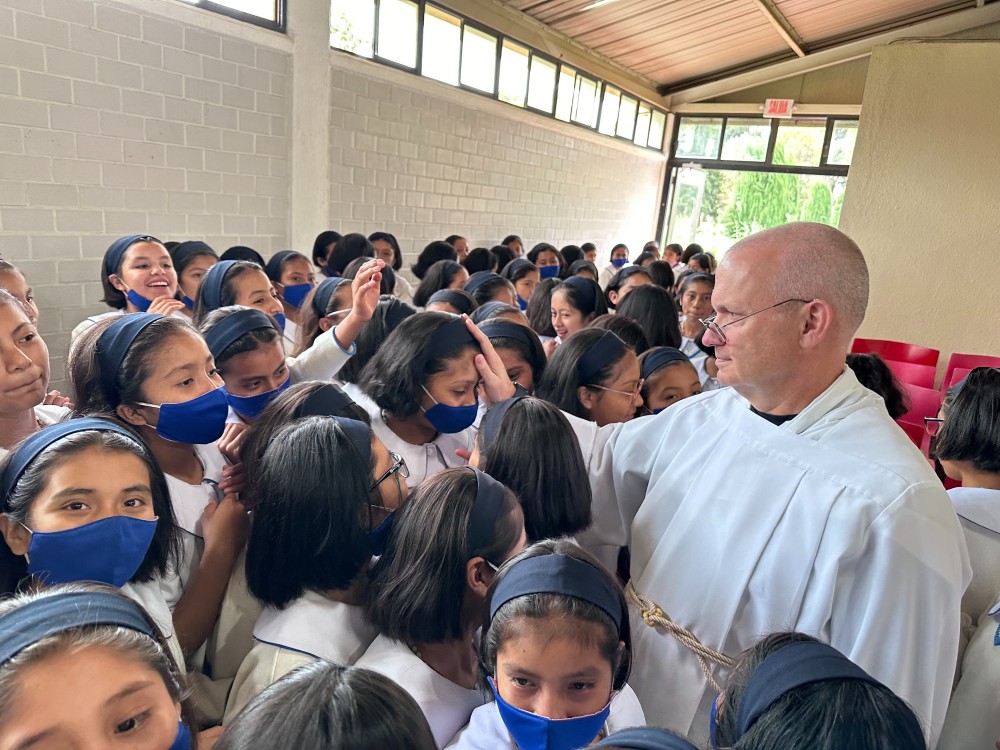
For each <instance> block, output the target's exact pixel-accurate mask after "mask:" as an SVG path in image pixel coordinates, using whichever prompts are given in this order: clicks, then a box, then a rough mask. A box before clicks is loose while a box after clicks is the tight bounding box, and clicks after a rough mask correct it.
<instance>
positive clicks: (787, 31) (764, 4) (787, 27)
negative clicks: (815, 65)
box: [752, 0, 806, 57]
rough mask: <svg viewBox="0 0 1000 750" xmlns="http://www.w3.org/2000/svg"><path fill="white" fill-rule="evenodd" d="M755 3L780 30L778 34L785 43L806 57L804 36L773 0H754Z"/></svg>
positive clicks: (776, 29)
mask: <svg viewBox="0 0 1000 750" xmlns="http://www.w3.org/2000/svg"><path fill="white" fill-rule="evenodd" d="M752 2H753V4H754V5H756V6H757V9H758V10H759V11H760V12H761V13H763V14H764V18H766V19H767V22H768V23H769V24H771V25H772V26H773V27H774V30H775V31H777V32H778V35H779V36H780V37H781V38H782V39H784V40H785V44H787V45H788V46H789V47H791V48H792V52H794V53H795V54H796V55H798V56H799V57H805V56H806V53H805V51H804V50H803V46H804V44H803V42H802V38H801V37H800V36H799V35H798V33H797V32H796V31H795V29H794V28H792V25H791V24H790V23H789V22H788V19H787V18H785V17H784V16H783V15H782V13H781V11H780V10H778V8H777V6H776V5H775V4H774V2H773V0H752Z"/></svg>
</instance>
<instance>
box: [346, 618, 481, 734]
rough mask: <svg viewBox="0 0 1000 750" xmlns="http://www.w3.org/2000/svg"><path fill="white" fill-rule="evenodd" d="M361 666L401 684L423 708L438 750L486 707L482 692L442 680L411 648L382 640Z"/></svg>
mask: <svg viewBox="0 0 1000 750" xmlns="http://www.w3.org/2000/svg"><path fill="white" fill-rule="evenodd" d="M357 666H359V667H364V668H365V669H370V670H372V671H373V672H378V673H379V674H383V675H385V676H386V677H388V678H389V679H390V680H392V681H393V682H395V683H396V684H398V685H399V686H400V687H401V688H403V690H405V691H406V692H407V693H409V694H410V696H411V697H412V698H413V700H415V701H416V702H417V705H418V706H420V710H421V711H423V712H424V716H425V717H426V718H427V723H428V724H429V725H430V727H431V733H432V734H433V735H434V742H435V743H437V746H438V747H445V746H446V745H447V744H448V743H449V742H451V740H452V739H453V738H454V737H455V735H456V734H457V733H458V730H460V729H461V728H462V727H464V726H465V725H466V724H467V723H468V721H469V718H470V717H471V716H472V712H473V711H474V710H475V709H477V708H479V707H480V706H482V705H484V704H485V703H486V696H485V695H484V694H483V692H482V691H481V690H476V689H472V690H469V689H468V688H464V687H462V686H461V685H456V684H455V683H454V682H452V681H451V680H449V679H448V678H446V677H442V676H441V675H439V674H438V673H437V672H435V671H434V670H433V669H432V668H431V667H430V666H428V665H427V664H426V663H424V662H423V661H422V660H421V659H420V657H418V656H417V655H416V654H414V653H413V652H412V651H411V650H410V648H409V646H407V645H406V644H405V643H400V642H399V641H394V640H392V639H391V638H386V637H385V636H384V635H380V636H378V638H376V639H375V640H374V641H373V642H372V645H371V646H369V648H368V650H367V651H366V652H365V655H364V656H362V657H361V658H360V659H358V662H357Z"/></svg>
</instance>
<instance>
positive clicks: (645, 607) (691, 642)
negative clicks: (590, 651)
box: [625, 581, 736, 693]
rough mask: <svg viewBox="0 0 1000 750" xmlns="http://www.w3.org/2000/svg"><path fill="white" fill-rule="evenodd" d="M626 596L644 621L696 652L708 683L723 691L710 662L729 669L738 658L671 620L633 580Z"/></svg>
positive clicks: (626, 589) (627, 587)
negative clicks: (714, 647) (711, 645)
mask: <svg viewBox="0 0 1000 750" xmlns="http://www.w3.org/2000/svg"><path fill="white" fill-rule="evenodd" d="M625 596H626V598H627V599H628V600H629V602H630V603H631V604H633V605H634V606H635V608H636V609H638V610H639V614H641V615H642V619H643V621H645V623H646V624H647V625H648V626H649V627H651V628H663V629H664V630H665V631H666V632H667V633H669V634H670V635H672V636H673V637H674V638H676V639H677V640H678V641H680V642H681V643H682V644H683V645H684V646H686V647H687V648H688V649H690V650H691V651H692V652H693V653H694V655H695V656H696V657H697V658H698V665H699V666H700V667H701V671H702V674H704V675H705V677H706V679H707V680H708V684H709V685H711V686H712V689H713V690H715V691H716V692H720V693H721V692H722V688H721V687H720V686H719V683H717V682H716V681H715V678H714V677H713V676H712V670H711V668H710V667H709V662H714V663H715V664H718V665H720V666H723V667H726V668H727V669H732V668H733V666H734V665H735V664H736V660H735V659H731V658H730V657H728V656H726V655H725V654H724V653H722V652H721V651H716V650H715V649H711V648H709V647H708V646H706V645H705V644H703V643H702V642H701V641H699V640H698V637H697V636H696V635H695V634H694V633H692V632H691V631H690V630H688V629H687V628H685V627H683V626H681V625H678V624H677V623H675V622H674V621H673V620H671V619H670V616H669V615H667V613H666V612H664V611H663V610H662V609H661V608H660V606H659V605H658V604H657V603H656V602H654V601H653V600H652V599H650V598H649V597H647V596H643V595H642V594H640V593H639V592H638V591H636V590H635V586H633V585H632V582H631V581H629V582H628V585H626V586H625Z"/></svg>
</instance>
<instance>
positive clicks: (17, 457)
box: [0, 417, 145, 509]
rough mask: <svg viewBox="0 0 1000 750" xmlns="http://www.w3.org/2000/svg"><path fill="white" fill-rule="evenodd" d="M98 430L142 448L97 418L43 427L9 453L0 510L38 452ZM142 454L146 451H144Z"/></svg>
mask: <svg viewBox="0 0 1000 750" xmlns="http://www.w3.org/2000/svg"><path fill="white" fill-rule="evenodd" d="M90 430H99V431H101V432H117V433H119V434H121V435H124V436H125V437H127V438H128V439H129V440H131V441H132V442H133V443H135V444H136V445H138V446H139V447H142V443H140V442H139V441H138V440H137V439H136V437H135V435H133V434H132V433H131V432H129V431H128V430H127V429H125V428H124V427H122V426H121V425H119V424H116V423H115V422H112V421H111V420H109V419H99V418H97V417H86V418H82V419H70V420H67V421H66V422H57V423H56V424H53V425H49V426H48V427H43V428H42V429H40V430H39V431H38V432H36V433H34V434H32V435H29V436H28V437H27V438H25V439H24V440H23V441H22V442H21V444H20V445H19V446H17V448H16V449H15V450H14V452H13V453H12V454H11V456H10V458H9V459H8V461H7V467H6V468H5V469H4V472H3V476H2V477H0V492H2V493H3V494H0V509H6V508H7V498H8V497H10V493H11V492H12V491H13V490H14V488H15V487H16V486H17V483H18V482H19V481H20V480H21V476H22V475H23V474H24V472H25V471H27V470H28V467H29V466H31V464H32V463H34V461H35V459H36V458H38V456H39V455H41V453H42V452H43V451H44V450H45V449H46V448H48V447H49V446H50V445H52V444H53V443H54V442H56V441H57V440H62V439H63V438H64V437H66V436H67V435H73V434H75V433H77V432H88V431H90ZM143 452H145V448H143Z"/></svg>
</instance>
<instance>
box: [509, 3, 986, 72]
mask: <svg viewBox="0 0 1000 750" xmlns="http://www.w3.org/2000/svg"><path fill="white" fill-rule="evenodd" d="M595 1H596V0H505V2H506V3H507V4H508V5H510V6H511V7H513V8H516V9H518V10H521V11H523V12H525V13H527V14H528V15H530V16H532V17H534V18H535V19H537V20H538V21H541V22H542V23H545V24H548V25H549V26H551V27H553V28H554V29H556V30H558V31H560V32H562V33H564V34H566V35H567V36H570V37H572V38H573V39H575V40H576V41H578V42H580V43H581V44H584V45H586V46H588V47H590V48H592V49H594V50H596V51H597V52H599V53H600V54H602V55H604V56H606V57H608V58H610V59H612V60H614V61H615V62H617V63H619V64H621V65H624V66H626V67H628V68H631V69H632V70H634V71H636V72H637V73H640V74H641V75H643V76H646V77H647V78H649V79H651V80H653V81H656V82H657V83H659V84H660V85H661V86H663V87H665V88H673V87H677V86H678V85H679V84H683V83H687V82H693V81H698V80H706V79H712V78H718V77H722V76H724V75H727V74H730V73H733V72H736V71H741V70H746V69H749V68H752V67H754V66H755V65H761V64H765V63H771V62H774V61H775V60H779V59H782V58H785V57H793V56H795V53H794V52H793V51H792V49H791V47H790V46H789V45H788V43H787V42H786V41H785V40H784V39H783V38H782V36H781V35H780V34H779V33H778V30H777V29H776V28H775V25H774V24H773V23H772V22H771V21H769V20H768V18H767V17H766V16H765V13H764V12H762V10H761V7H760V6H761V4H763V5H769V6H771V7H773V8H775V9H776V10H777V11H778V13H780V14H781V15H782V16H783V21H784V22H786V26H787V27H790V29H791V31H792V33H793V34H794V36H795V37H797V38H798V39H801V40H802V44H803V47H804V48H805V49H806V50H807V51H808V50H809V49H811V48H816V49H820V48H823V47H826V46H830V45H831V44H833V43H835V42H836V41H839V40H841V39H848V38H857V37H859V36H865V35H869V34H874V33H877V32H879V31H883V30H885V29H888V28H896V27H898V26H900V25H905V24H906V23H910V22H915V21H918V20H924V19H926V18H929V17H933V16H935V15H942V14H944V13H948V12H952V11H954V10H958V9H964V8H969V7H972V6H974V5H975V0H763V3H761V2H759V0H611V2H606V3H605V4H604V5H599V6H597V7H591V8H589V9H587V8H588V6H592V5H594V3H595Z"/></svg>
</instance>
